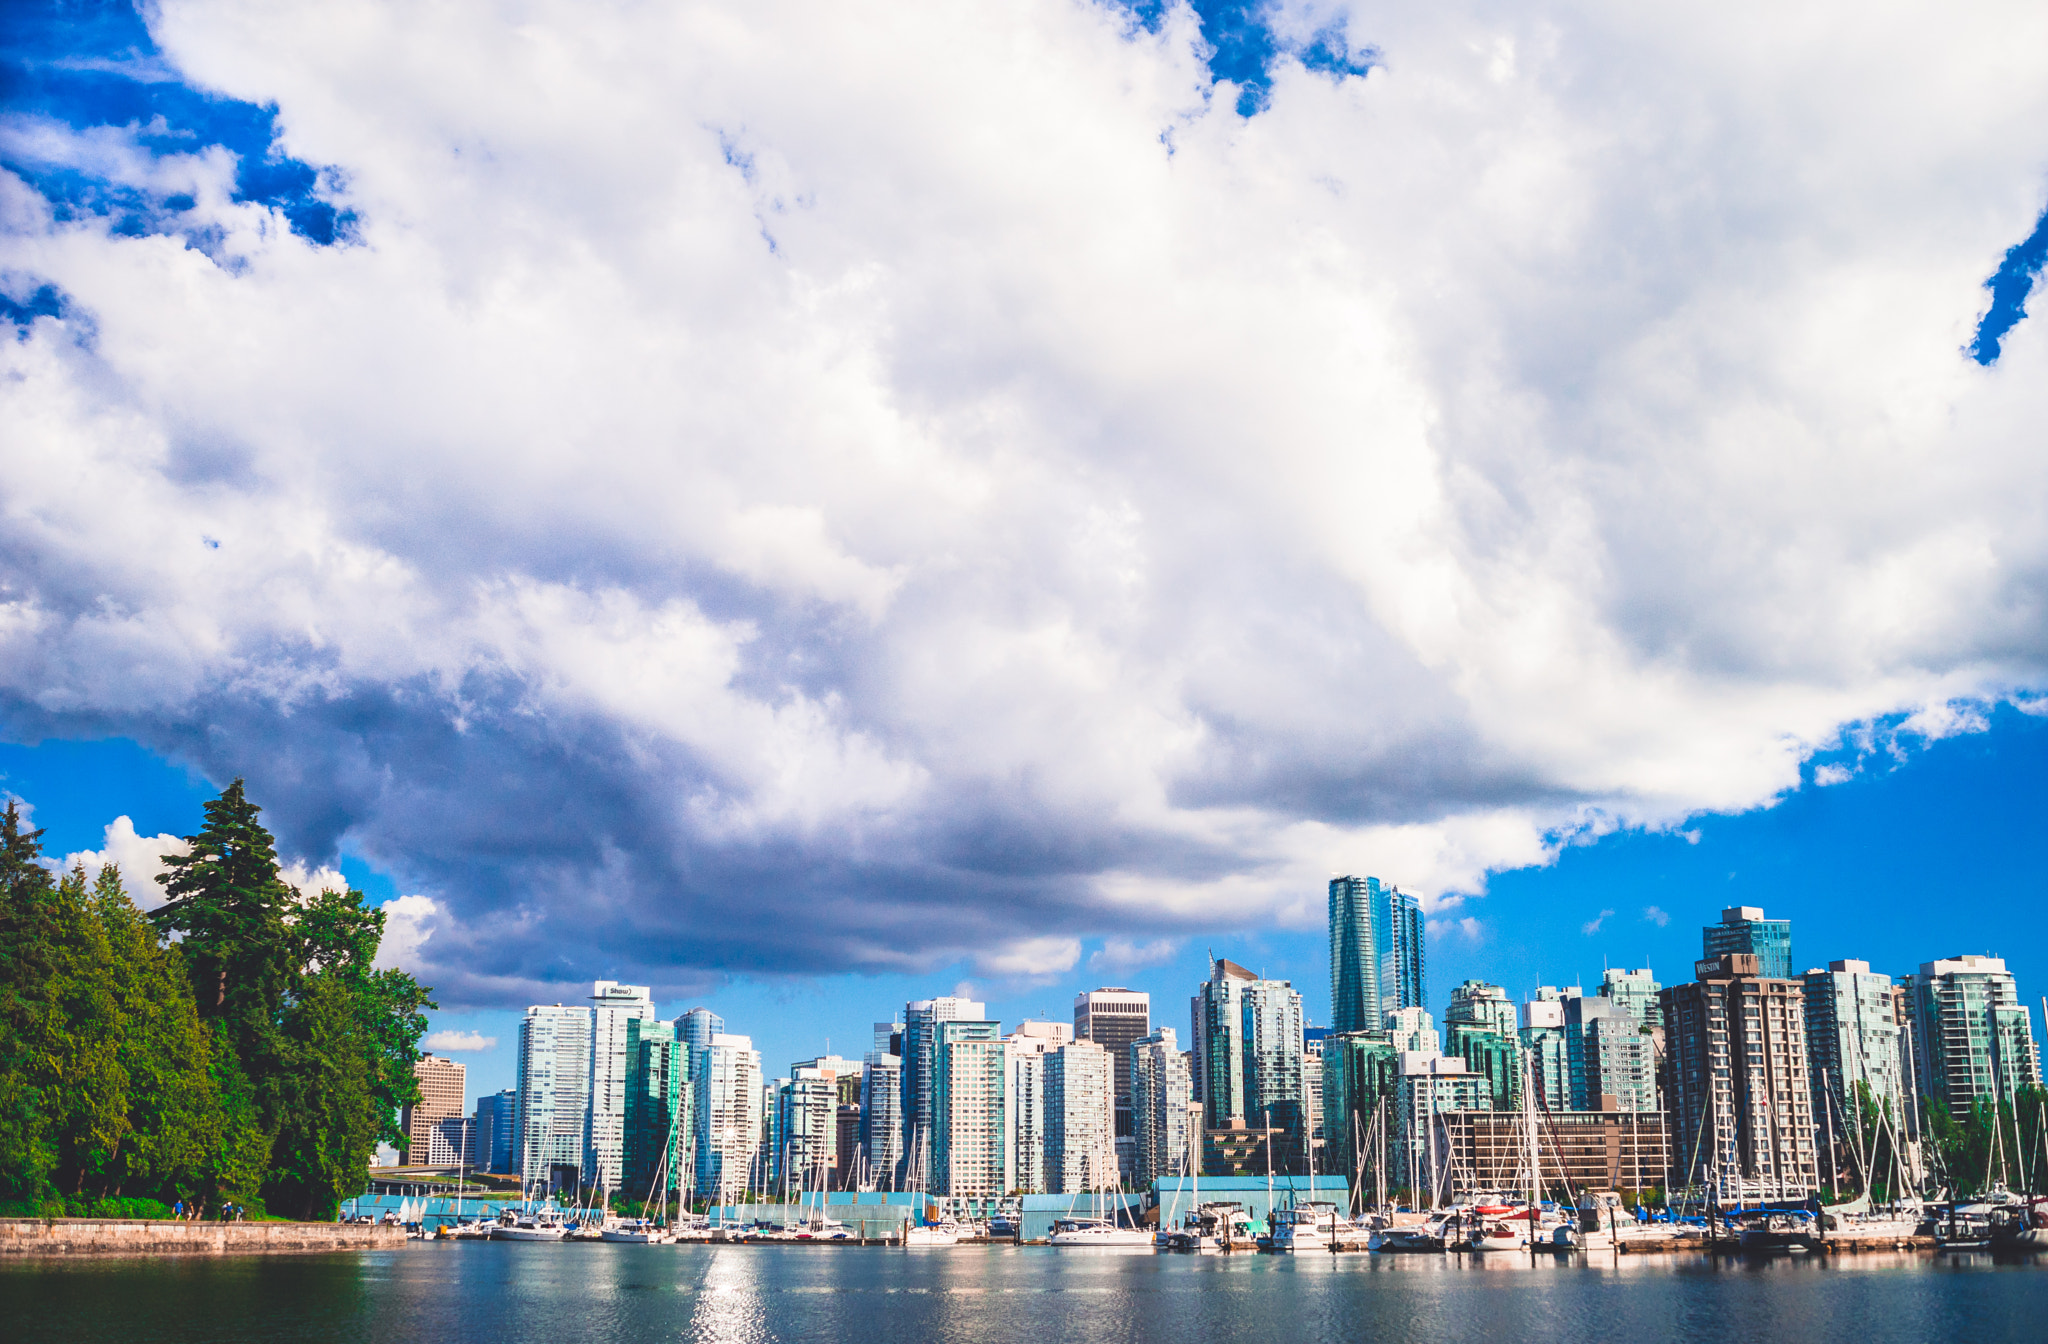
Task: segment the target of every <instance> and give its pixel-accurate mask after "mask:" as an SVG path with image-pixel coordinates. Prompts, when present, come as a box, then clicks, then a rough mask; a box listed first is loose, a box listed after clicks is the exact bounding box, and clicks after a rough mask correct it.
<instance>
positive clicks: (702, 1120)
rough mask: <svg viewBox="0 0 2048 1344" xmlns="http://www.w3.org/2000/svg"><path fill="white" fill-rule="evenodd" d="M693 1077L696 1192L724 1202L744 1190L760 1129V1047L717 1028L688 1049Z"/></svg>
mask: <svg viewBox="0 0 2048 1344" xmlns="http://www.w3.org/2000/svg"><path fill="white" fill-rule="evenodd" d="M691 1054H692V1063H693V1066H695V1065H697V1064H699V1063H700V1062H701V1070H700V1071H699V1072H698V1073H697V1075H696V1082H697V1104H696V1117H695V1119H696V1123H697V1143H696V1148H697V1154H696V1156H697V1194H698V1196H699V1197H700V1198H703V1197H709V1198H711V1199H712V1200H713V1201H715V1202H717V1203H721V1204H729V1203H732V1202H733V1201H734V1200H736V1199H738V1198H739V1196H741V1195H742V1194H744V1193H746V1190H747V1186H748V1182H749V1180H750V1178H751V1176H752V1174H753V1163H754V1159H755V1155H756V1152H757V1151H758V1149H759V1148H760V1145H761V1138H762V1134H761V1131H762V1129H763V1124H762V1121H763V1115H762V1110H763V1104H762V1103H763V1087H764V1084H763V1082H762V1078H761V1052H760V1051H758V1050H756V1049H754V1042H753V1040H752V1039H751V1038H749V1037H746V1036H735V1035H730V1034H728V1033H725V1032H720V1033H718V1034H717V1035H715V1036H713V1037H712V1038H711V1039H710V1041H709V1042H708V1043H707V1044H705V1045H704V1046H703V1047H701V1053H700V1051H699V1050H698V1049H697V1048H693V1049H692V1051H691Z"/></svg>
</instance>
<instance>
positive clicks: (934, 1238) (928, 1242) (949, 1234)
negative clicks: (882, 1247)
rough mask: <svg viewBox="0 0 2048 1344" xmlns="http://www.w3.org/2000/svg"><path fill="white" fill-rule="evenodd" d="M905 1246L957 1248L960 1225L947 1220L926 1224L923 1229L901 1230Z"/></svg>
mask: <svg viewBox="0 0 2048 1344" xmlns="http://www.w3.org/2000/svg"><path fill="white" fill-rule="evenodd" d="M903 1244H904V1245H905V1246H958V1245H959V1244H960V1224H958V1223H956V1222H953V1221H952V1220H951V1219H948V1220H947V1221H945V1222H942V1223H926V1224H925V1225H924V1226H923V1227H906V1228H904V1229H903Z"/></svg>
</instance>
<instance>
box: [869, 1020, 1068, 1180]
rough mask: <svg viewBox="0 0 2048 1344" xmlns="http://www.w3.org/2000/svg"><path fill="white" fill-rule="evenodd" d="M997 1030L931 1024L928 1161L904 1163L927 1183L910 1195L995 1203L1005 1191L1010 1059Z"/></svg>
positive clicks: (983, 1023)
mask: <svg viewBox="0 0 2048 1344" xmlns="http://www.w3.org/2000/svg"><path fill="white" fill-rule="evenodd" d="M912 1006H913V1007H915V1005H912ZM974 1006H975V1007H976V1008H979V1007H980V1006H981V1005H980V1004H975V1005H974ZM905 1025H906V1027H907V1028H909V1027H914V1026H915V1022H914V1021H910V1020H906V1023H905ZM1001 1026H1002V1024H1001V1023H998V1022H991V1021H987V1020H985V1019H984V1020H978V1021H969V1020H963V1019H960V1018H938V1019H933V1020H932V1024H931V1033H930V1046H929V1049H928V1051H927V1054H926V1058H927V1059H928V1060H929V1061H930V1063H929V1077H930V1083H931V1087H930V1092H929V1094H928V1098H929V1099H928V1108H929V1112H930V1116H931V1119H930V1125H929V1136H930V1137H929V1140H928V1142H929V1144H930V1149H929V1161H928V1162H926V1161H925V1160H924V1156H925V1155H924V1153H923V1152H922V1151H921V1150H920V1149H921V1145H920V1147H919V1148H913V1150H912V1153H911V1158H910V1161H911V1165H912V1169H913V1170H916V1169H917V1168H919V1167H921V1166H922V1167H926V1168H927V1169H928V1170H929V1172H930V1177H929V1183H921V1184H920V1185H918V1186H915V1187H913V1188H921V1189H925V1190H928V1191H930V1192H931V1193H932V1194H937V1195H1000V1194H1004V1193H1006V1192H1007V1191H1008V1190H1009V1189H1010V1164H1009V1144H1008V1139H1009V1128H1010V1123H1009V1108H1008V1106H1007V1104H1006V1103H1007V1100H1008V1098H1007V1096H1006V1092H1007V1086H1008V1082H1009V1073H1010V1070H1009V1062H1010V1059H1009V1047H1008V1045H1007V1044H1006V1043H1005V1042H1004V1040H1003V1039H1002V1030H1001ZM907 1045H908V1042H906V1047H907ZM1049 1161H1050V1154H1049V1153H1048V1162H1049Z"/></svg>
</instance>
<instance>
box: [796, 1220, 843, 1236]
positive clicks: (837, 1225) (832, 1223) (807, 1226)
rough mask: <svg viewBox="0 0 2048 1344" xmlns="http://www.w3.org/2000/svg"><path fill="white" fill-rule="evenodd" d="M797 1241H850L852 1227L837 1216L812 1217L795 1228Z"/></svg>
mask: <svg viewBox="0 0 2048 1344" xmlns="http://www.w3.org/2000/svg"><path fill="white" fill-rule="evenodd" d="M796 1239H797V1240H798V1241H852V1240H853V1229H852V1228H850V1227H848V1226H847V1225H846V1224H845V1223H842V1222H840V1221H839V1220H838V1219H837V1218H812V1219H810V1220H809V1221H807V1222H804V1223H800V1224H798V1225H797V1228H796Z"/></svg>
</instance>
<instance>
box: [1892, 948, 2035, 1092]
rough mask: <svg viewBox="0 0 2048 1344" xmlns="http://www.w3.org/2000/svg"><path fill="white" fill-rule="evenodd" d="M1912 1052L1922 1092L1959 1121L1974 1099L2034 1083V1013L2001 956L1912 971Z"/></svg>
mask: <svg viewBox="0 0 2048 1344" xmlns="http://www.w3.org/2000/svg"><path fill="white" fill-rule="evenodd" d="M1908 1002H1909V1004H1910V1006H1911V1011H1912V1018H1913V1020H1912V1029H1913V1053H1914V1055H1915V1057H1916V1060H1917V1065H1918V1069H1919V1080H1918V1081H1919V1084H1920V1088H1921V1091H1922V1092H1923V1093H1924V1094H1925V1095H1926V1096H1927V1097H1928V1098H1930V1099H1931V1100H1932V1101H1933V1102H1934V1104H1936V1105H1939V1106H1946V1107H1947V1108H1948V1111H1949V1114H1950V1115H1952V1116H1954V1117H1955V1118H1956V1119H1958V1120H1961V1119H1964V1118H1966V1117H1968V1115H1969V1114H1970V1110H1971V1108H1972V1107H1974V1106H1975V1105H1976V1104H1977V1103H1978V1102H1979V1101H1989V1100H1990V1099H1991V1098H1993V1097H1999V1098H2003V1099H2005V1100H2006V1101H2010V1100H2011V1098H2012V1096H2013V1094H2014V1092H2015V1091H2016V1090H2017V1089H2019V1088H2020V1087H2023V1086H2038V1085H2039V1084H2040V1081H2041V1060H2040V1056H2039V1054H2038V1053H2037V1050H2036V1046H2035V1043H2034V1032H2033V1019H2032V1016H2031V1014H2029V1013H2028V1011H2027V1008H2026V1006H2025V1005H2024V1004H2022V1003H2021V1002H2020V1001H2019V993H2018V990H2017V989H2016V988H2015V986H2014V984H2013V978H2012V975H2011V973H2010V972H2008V971H2007V970H2006V969H2005V962H2004V960H2003V959H2002V958H1999V957H1986V956H1974V955H1967V954H1966V955H1960V956H1954V957H1945V958H1942V959H1940V960H1938V961H1930V962H1925V963H1923V964H1922V965H1921V967H1920V970H1919V972H1918V974H1916V975H1914V977H1913V986H1912V994H1911V996H1910V997H1909V1000H1908Z"/></svg>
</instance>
